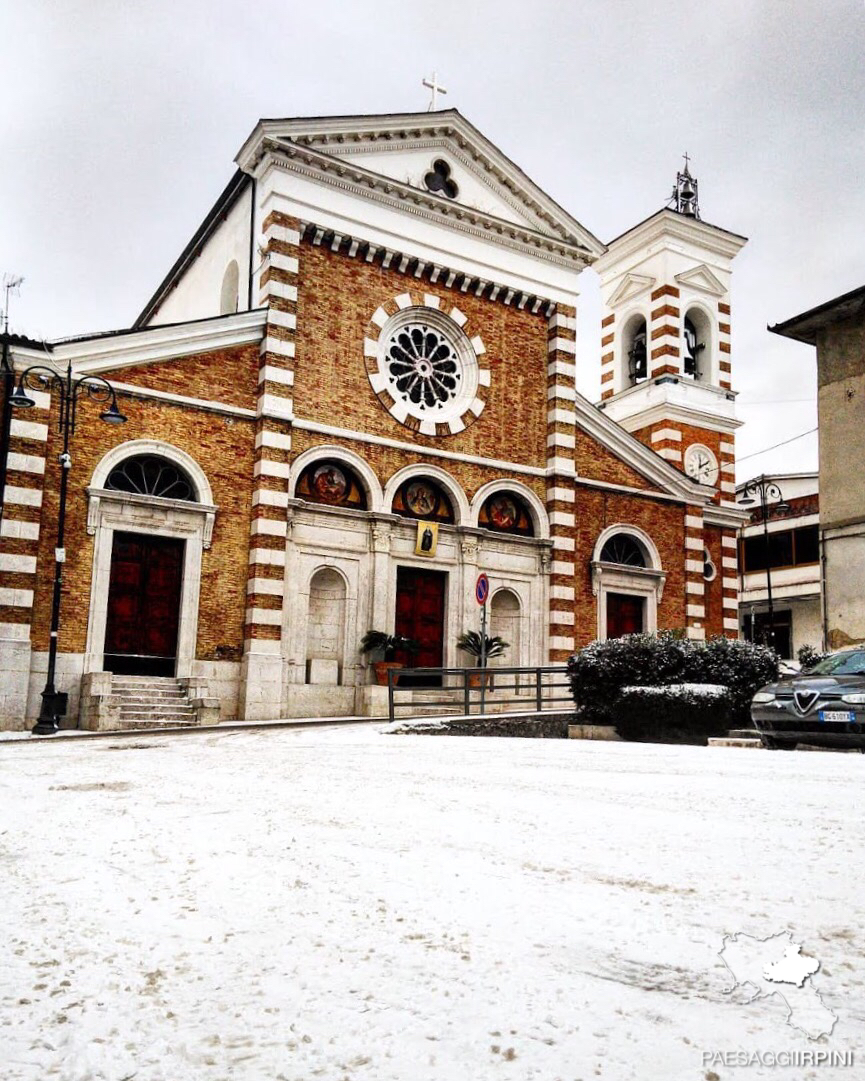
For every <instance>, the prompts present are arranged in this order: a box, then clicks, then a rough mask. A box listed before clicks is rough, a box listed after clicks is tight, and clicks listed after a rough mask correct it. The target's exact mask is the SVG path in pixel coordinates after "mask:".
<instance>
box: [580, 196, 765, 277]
mask: <svg viewBox="0 0 865 1081" xmlns="http://www.w3.org/2000/svg"><path fill="white" fill-rule="evenodd" d="M659 241H660V242H663V241H674V242H677V243H686V244H692V245H694V246H695V247H698V248H702V249H703V250H704V251H706V252H710V253H712V254H713V255H716V256H719V257H721V258H722V259H725V260H732V259H733V258H734V257H735V255H736V254H737V253H738V252H739V251H741V249H742V248H743V247H744V246H745V244H747V243H748V241H747V238H746V237H743V236H739V235H738V234H737V233H731V232H728V231H727V230H726V229H721V228H720V227H719V226H717V225H710V224H709V223H708V222H704V221H700V220H699V219H698V218H689V217H685V216H684V215H683V214H678V213H677V212H676V211H675V210H667V209H664V210H659V211H658V213H657V214H653V215H652V216H651V217H650V218H646V220H645V221H642V222H640V223H639V224H638V225H635V226H634V227H633V228H632V229H629V230H627V232H624V233H622V235H621V236H618V237H616V239H615V240H611V241H610V242H609V244H608V245H607V250H606V252H605V253H604V254H603V255H601V256H600V257H599V258H598V259H597V261H596V263H595V267H594V269H595V270H596V271H597V272H598V274H601V275H604V274H606V273H607V272H608V271H609V270H610V268H612V267H616V266H618V265H619V264H620V263H621V261H622V260H623V259H625V258H627V257H628V256H630V255H633V254H636V253H638V252H639V253H644V252H645V251H646V250H647V249H648V248H649V247H650V246H651V245H652V244H657V243H658V242H659Z"/></svg>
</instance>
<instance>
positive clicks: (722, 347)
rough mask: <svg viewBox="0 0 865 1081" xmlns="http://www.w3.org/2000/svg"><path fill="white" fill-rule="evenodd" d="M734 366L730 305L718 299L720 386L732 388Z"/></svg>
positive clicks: (723, 388) (726, 388)
mask: <svg viewBox="0 0 865 1081" xmlns="http://www.w3.org/2000/svg"><path fill="white" fill-rule="evenodd" d="M732 373H733V366H732V364H731V363H730V305H729V304H727V303H725V302H724V301H723V300H721V301H718V386H719V387H721V389H722V390H731V389H732V386H733V383H732V379H733V374H732Z"/></svg>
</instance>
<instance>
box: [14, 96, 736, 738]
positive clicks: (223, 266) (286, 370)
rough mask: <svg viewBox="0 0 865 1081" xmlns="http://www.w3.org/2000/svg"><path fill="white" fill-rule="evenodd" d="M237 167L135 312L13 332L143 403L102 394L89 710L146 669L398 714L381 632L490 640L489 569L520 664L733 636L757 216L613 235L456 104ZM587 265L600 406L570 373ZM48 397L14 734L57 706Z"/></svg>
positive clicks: (74, 522) (83, 403)
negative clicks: (79, 329)
mask: <svg viewBox="0 0 865 1081" xmlns="http://www.w3.org/2000/svg"><path fill="white" fill-rule="evenodd" d="M237 165H238V169H237V172H236V174H235V176H234V177H233V178H232V181H231V182H230V184H229V185H228V187H227V188H226V190H225V192H224V193H223V195H222V196H221V197H220V199H219V200H218V202H217V204H216V206H215V207H214V208H213V209H212V211H211V212H210V214H208V216H207V218H206V219H205V221H204V222H203V224H202V226H201V227H200V228H199V230H198V231H197V233H196V234H195V236H194V237H193V239H192V241H191V242H190V244H189V245H188V246H187V248H186V249H185V250H184V252H183V253H182V254H181V256H180V257H179V259H178V260H177V262H176V263H175V265H174V267H173V268H172V269H171V271H170V272H169V274H168V275H167V277H166V278H165V280H164V282H163V283H162V284H161V286H160V287H159V289H158V290H157V292H156V293H155V294H154V296H153V297H152V298H151V300H150V301H149V302H148V304H147V305H146V307H145V308H144V310H143V312H142V313H141V315H140V316H139V318H138V319H137V320H136V322H135V323H134V324H133V326H132V327H130V328H129V329H127V330H124V331H121V332H112V333H109V334H103V335H94V336H88V337H83V338H75V339H65V340H61V341H56V342H51V343H34V342H28V341H26V340H23V339H22V340H18V341H16V342H14V343H13V346H12V350H11V352H12V357H13V361H14V365H15V368H16V370H17V371H19V372H20V371H22V370H23V369H25V368H26V367H27V366H28V365H31V364H45V363H48V364H49V365H51V366H53V367H57V368H61V369H62V368H65V367H66V365H67V364H71V366H72V370H73V372H74V373H75V375H76V376H81V375H85V374H94V375H95V374H98V375H101V376H103V377H104V378H106V379H107V380H108V381H109V382H110V383H111V385H112V387H113V388H114V389H115V392H116V394H117V400H118V403H119V407H120V408H121V410H122V412H123V414H124V415H125V417H126V423H125V424H123V425H122V426H116V425H106V424H103V423H101V421H100V412H101V410H102V409H103V408H104V406H100V404H99V403H98V402H95V401H91V400H89V398H88V396H87V395H86V394H83V395H82V396H81V398H80V401H79V403H78V412H77V417H76V429H75V433H74V437H73V441H72V444H71V448H70V450H71V466H70V467H69V468H68V483H69V500H68V515H67V527H66V542H65V550H64V552H63V553H62V558H64V560H65V562H64V566H63V593H62V618H61V623H60V633H59V638H58V648H59V654H58V664H57V685H58V688H59V689H61V690H64V691H67V692H68V693H69V702H68V707H67V723H70V724H75V723H79V722H80V723H81V725H82V726H83V727H100V726H106V725H109V726H110V724H111V723H113V721H112V720H111V718H114V719H115V720H116V716H117V714H116V711H115V712H112V709H111V702H112V699H113V698H116V685H117V684H118V681H122V680H123V679H124V677H126V678H128V677H135V678H137V679H139V680H141V679H146V678H153V679H159V678H161V679H164V678H165V677H172V678H174V679H177V680H179V681H181V683H182V684H183V686H185V687H186V688H187V690H188V692H189V695H190V696H191V699H193V700H194V701H196V702H198V703H199V705H201V704H202V703H203V704H204V705H203V707H202V708H205V712H206V713H207V715H208V716H209V717H211V718H214V717H215V716H220V717H221V718H223V719H229V718H235V717H237V718H245V719H250V720H252V719H270V718H276V717H287V716H330V715H347V714H354V713H358V714H376V713H380V712H382V709H383V701H382V697H381V691H380V689H379V688H377V687H376V686H374V681H373V679H372V671H371V665H370V663H369V657H368V656H365V655H364V654H362V653H361V652H360V641H361V638H362V636H363V635H364V633H365V632H366V631H368V630H369V629H376V630H382V631H385V632H389V633H397V634H402V635H405V636H407V637H410V638H412V639H414V640H415V641H416V642H417V644H418V651H417V653H416V654H415V655H414V663H415V664H418V665H424V666H431V667H440V666H458V665H460V664H464V663H466V662H465V658H464V657H463V655H461V654H460V653H459V652H458V651H457V649H456V640H457V638H458V636H459V635H460V634H461V633H462V632H463V631H466V630H470V629H476V627H477V623H478V615H477V605H476V602H475V599H474V596H473V585H474V582H475V579H476V577H477V575H478V573H479V572H480V571H484V572H486V574H487V575H488V577H489V581H490V586H491V590H490V593H491V596H490V602H489V604H490V608H489V612H490V621H491V627H490V630H491V633H493V634H500V635H501V636H502V637H503V638H505V639H506V641H508V642H509V643H510V648H509V650H508V651H507V653H506V655H505V656H504V658H503V661H504V663H507V664H509V665H539V664H548V663H559V662H563V661H564V660H566V658H567V657H568V656H569V654H570V653H571V652H573V650H574V649H576V648H579V647H581V646H583V645H585V644H587V643H588V642H590V641H592V640H594V639H596V638H606V637H611V636H616V635H620V634H623V633H628V632H632V631H637V630H648V631H653V630H656V629H660V628H671V629H678V628H681V629H682V630H684V632H685V633H686V634H687V635H688V636H689V637H692V638H696V639H701V638H704V637H706V636H707V635H712V634H728V635H730V636H733V637H735V636H736V635H737V634H738V620H737V590H738V581H737V565H736V551H737V549H736V531H737V529H738V527H739V526H740V524H741V522H742V520H743V517H744V515H743V514H742V512H741V511H740V510H738V509H737V508H736V506H735V502H734V500H735V486H734V461H735V453H734V432H735V429H736V427H737V425H738V421H737V420H736V417H735V393H734V391H733V389H732V373H731V358H730V277H731V264H732V260H733V258H734V257H735V255H736V253H737V251H738V250H739V249H740V248H741V246H742V244H743V243H744V240H743V238H741V237H738V236H736V234H733V233H730V232H728V231H727V230H724V229H720V228H718V227H716V226H712V225H708V224H706V223H704V222H702V221H701V220H700V219H699V217H698V215H697V214H695V213H692V212H688V208H687V206H686V208H685V210H686V212H685V213H683V212H682V211H681V208H680V209H677V210H670V209H664V210H661V211H659V212H658V213H657V214H655V215H653V216H652V217H651V218H649V219H648V220H647V221H645V222H643V223H641V224H640V225H638V226H636V227H635V228H634V229H631V230H629V231H628V232H627V233H625V234H624V235H623V236H621V237H619V238H617V239H616V240H615V241H613V242H612V243H611V244H609V245H604V244H602V243H601V242H600V241H599V240H597V239H596V238H595V237H594V236H593V235H592V234H591V233H590V232H588V231H587V230H586V229H585V228H584V227H583V226H582V225H580V223H579V222H577V221H576V220H575V219H573V218H572V217H571V216H570V215H569V214H568V213H567V212H566V211H565V210H563V209H562V208H561V207H560V206H558V205H557V204H556V203H555V202H554V201H553V200H552V199H551V198H550V197H549V196H547V195H546V194H545V193H544V192H543V191H541V190H540V189H539V188H538V187H537V186H536V185H535V184H533V183H532V181H531V180H530V179H529V178H528V177H527V176H526V175H525V174H524V173H523V172H522V171H521V170H520V169H519V168H518V167H517V166H516V165H514V164H513V162H511V161H510V160H509V159H508V158H506V157H505V156H504V155H503V154H502V153H501V151H500V150H498V148H496V147H495V146H494V145H493V144H492V143H490V142H489V140H487V139H486V138H485V137H484V136H483V135H482V134H481V133H480V132H478V131H477V130H476V129H475V128H474V127H473V126H472V125H471V124H469V123H468V121H466V120H465V119H464V118H463V117H462V116H461V115H460V114H459V113H458V112H457V111H455V110H447V111H443V112H431V113H421V114H399V115H387V116H363V117H334V118H318V119H311V120H266V121H261V122H260V123H259V124H258V125H257V126H256V128H255V129H254V131H253V132H252V134H251V135H250V137H249V139H248V140H247V141H246V143H245V144H244V146H243V147H242V148H241V151H240V153H239V155H238V157H237ZM589 266H592V267H594V269H595V270H596V271H597V272H598V274H599V275H600V279H601V289H602V299H603V303H604V317H603V330H602V334H603V337H602V357H601V385H600V390H599V400H598V403H597V404H593V403H591V402H589V401H588V400H587V399H585V398H584V397H583V396H582V395H580V394H579V393H578V392H577V391H576V385H575V378H576V325H577V324H576V316H577V305H578V292H577V277H578V275H579V274H580V273H581V271H582V270H584V269H585V268H586V267H589ZM31 397H32V398H33V401H34V406H35V407H34V408H31V409H29V410H27V411H26V413H24V412H22V411H17V410H13V411H12V412H13V419H12V422H11V438H10V453H9V461H8V475H7V487H6V499H5V505H4V511H3V519H2V524H0V663H2V665H3V669H4V671H5V672H7V673H8V675H7V677H5V678H4V687H3V690H2V695H0V716H2V722H3V723H4V724H5V725H6V726H12V727H15V726H19V725H23V724H24V723H25V718H27V723H30V722H31V721H32V718H34V717H35V716H36V714H37V713H38V712H39V694H40V691H41V689H42V686H43V684H44V680H45V672H46V667H47V651H48V644H49V634H50V617H51V578H52V575H53V569H54V560H55V554H56V553H55V548H56V521H57V506H58V492H59V487H60V474H61V463H60V462H58V450H59V444H58V440H59V435H58V432H57V428H56V412H57V401H56V396H55V400H52V397H51V395H50V394H49V393H47V392H39V391H33V392H32V394H31ZM406 659H407V660H410V659H411V658H406ZM106 718H108V720H106Z"/></svg>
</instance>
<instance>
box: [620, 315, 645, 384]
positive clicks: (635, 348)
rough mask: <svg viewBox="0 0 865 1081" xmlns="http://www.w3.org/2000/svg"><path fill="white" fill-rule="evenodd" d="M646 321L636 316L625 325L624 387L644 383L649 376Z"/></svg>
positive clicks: (623, 352)
mask: <svg viewBox="0 0 865 1081" xmlns="http://www.w3.org/2000/svg"><path fill="white" fill-rule="evenodd" d="M646 340H647V339H646V320H645V319H644V318H643V316H642V315H634V316H632V317H631V319H629V320H628V322H627V323H625V328H624V332H623V336H622V360H623V366H624V372H623V374H624V379H623V382H622V385H623V386H624V387H633V386H636V384H637V383H642V382H643V380H644V379H646V378H647V377H648V374H649V353H648V348H647V345H646Z"/></svg>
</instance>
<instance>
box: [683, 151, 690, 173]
mask: <svg viewBox="0 0 865 1081" xmlns="http://www.w3.org/2000/svg"><path fill="white" fill-rule="evenodd" d="M682 157H683V158H684V159H685V172H686V173H687V171H688V166H689V165H690V163H691V159H690V157H689V156H688V152H687V150H686V151H685V153H684V154H683V155H682Z"/></svg>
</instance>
